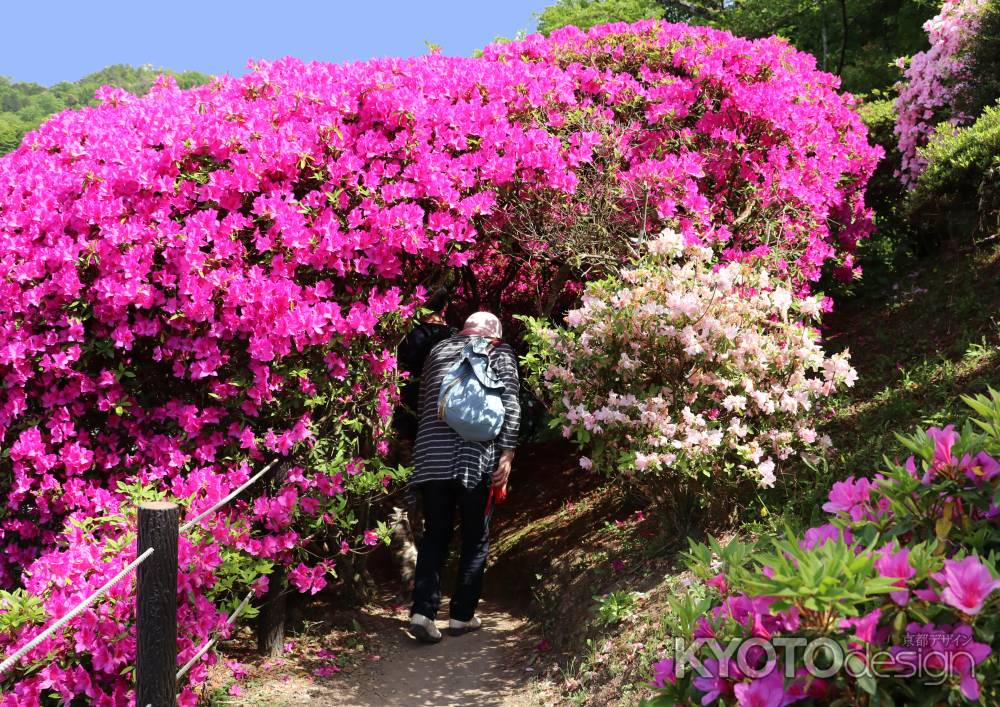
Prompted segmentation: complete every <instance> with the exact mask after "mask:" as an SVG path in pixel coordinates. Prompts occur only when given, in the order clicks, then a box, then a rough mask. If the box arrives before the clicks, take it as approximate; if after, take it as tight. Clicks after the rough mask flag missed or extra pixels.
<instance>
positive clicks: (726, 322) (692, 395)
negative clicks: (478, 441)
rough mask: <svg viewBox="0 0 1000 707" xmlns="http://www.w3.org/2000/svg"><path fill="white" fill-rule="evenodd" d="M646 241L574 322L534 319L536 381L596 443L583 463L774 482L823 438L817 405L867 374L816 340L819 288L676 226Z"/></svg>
mask: <svg viewBox="0 0 1000 707" xmlns="http://www.w3.org/2000/svg"><path fill="white" fill-rule="evenodd" d="M640 248H641V249H642V250H643V251H644V252H643V253H642V254H641V255H640V257H639V258H638V259H637V261H636V262H634V263H632V264H630V265H629V266H628V267H626V268H624V269H623V270H622V271H621V272H620V273H619V274H617V275H613V276H610V277H608V278H605V279H603V280H600V281H597V282H592V283H589V284H588V285H587V286H586V289H585V291H584V294H583V300H582V305H581V306H580V307H579V308H577V309H573V310H570V312H569V313H568V314H567V315H566V326H565V327H559V328H554V327H550V326H548V325H547V324H546V323H545V322H544V321H542V320H528V322H529V334H528V340H529V345H530V350H529V353H528V355H527V356H526V357H525V359H524V361H525V363H526V365H527V368H528V375H527V380H528V381H529V383H530V384H531V385H533V386H534V387H536V389H539V390H542V391H544V394H545V396H546V397H547V398H548V399H549V400H550V401H551V407H550V412H551V413H552V415H553V418H554V419H553V424H554V425H558V426H561V427H562V433H563V435H564V436H565V437H567V438H573V439H575V440H576V441H577V442H579V443H580V444H584V445H587V446H588V447H589V449H590V450H591V451H590V456H589V457H583V458H582V459H581V461H580V463H581V465H582V466H584V467H585V468H589V467H590V466H591V465H595V466H597V467H599V468H604V469H605V470H607V471H609V472H613V473H624V474H629V475H635V476H639V477H641V476H642V475H646V474H657V473H659V474H664V475H668V474H669V475H673V476H678V475H679V476H680V477H682V478H683V477H685V476H686V477H698V476H700V475H706V476H709V477H711V479H712V483H713V484H720V485H721V484H723V483H724V480H725V478H726V477H727V476H731V475H737V476H744V475H746V476H750V477H751V478H753V479H754V480H755V481H756V482H757V483H758V484H759V485H761V486H771V485H773V484H774V482H775V480H776V472H777V471H778V469H779V464H780V463H781V462H782V461H784V460H786V459H788V458H789V457H790V456H791V455H792V454H794V453H796V452H797V451H799V450H802V449H807V448H809V447H811V446H812V445H813V444H814V443H816V442H817V434H816V431H815V429H814V428H813V427H812V417H813V416H814V415H815V413H816V411H817V408H818V406H820V404H821V403H822V402H823V401H824V399H825V398H826V397H827V396H829V395H831V394H832V393H833V392H834V391H836V390H838V389H841V388H842V387H844V386H849V385H852V384H853V382H854V380H855V378H856V374H855V372H854V370H853V369H852V368H851V366H850V364H849V363H848V356H847V354H846V353H842V354H836V355H833V356H826V355H825V354H824V352H823V349H822V348H821V347H820V345H819V343H818V334H817V332H816V330H815V329H814V328H813V324H814V323H815V320H816V317H817V316H818V315H819V313H820V308H821V298H820V297H819V296H816V295H813V296H809V297H806V298H803V299H797V298H795V297H794V296H793V295H792V292H791V291H790V290H789V289H788V288H787V286H786V285H785V284H783V283H781V282H780V281H776V280H773V279H772V278H771V276H769V275H768V273H767V272H766V271H762V270H757V269H754V268H751V267H749V266H747V265H745V264H740V263H728V264H725V265H719V264H717V263H716V262H715V260H714V259H713V257H712V253H711V251H710V250H708V249H707V248H705V247H703V246H701V245H698V244H688V245H685V242H684V237H683V236H682V235H680V234H678V233H676V232H673V231H670V230H666V231H664V232H663V233H661V234H660V235H659V236H658V237H657V238H656V239H654V240H652V241H649V242H648V243H647V244H642V245H641V246H640Z"/></svg>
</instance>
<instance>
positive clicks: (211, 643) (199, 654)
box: [177, 589, 254, 680]
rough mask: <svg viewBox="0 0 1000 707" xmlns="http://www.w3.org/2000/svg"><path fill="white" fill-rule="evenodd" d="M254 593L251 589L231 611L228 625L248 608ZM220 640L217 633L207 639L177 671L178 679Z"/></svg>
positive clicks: (227, 620) (227, 621)
mask: <svg viewBox="0 0 1000 707" xmlns="http://www.w3.org/2000/svg"><path fill="white" fill-rule="evenodd" d="M253 594H254V592H253V590H252V589H251V590H250V592H248V593H247V595H246V596H245V597H244V598H243V601H241V602H240V604H239V606H237V607H236V608H235V609H233V613H231V614H230V615H229V618H227V619H226V626H232V625H233V624H234V623H235V622H236V619H238V618H239V616H240V614H242V613H243V610H244V609H245V608H247V604H249V603H250V600H251V599H252V598H253ZM218 640H219V636H218V634H216V635H214V636H212V637H211V638H210V639H208V640H207V641H205V642H204V643H203V644H202V645H201V648H199V649H198V650H197V651H196V652H195V654H194V655H193V656H191V659H190V660H189V661H188V662H186V663H185V664H184V667H183V668H181V669H180V670H178V671H177V679H178V680H180V679H181V678H182V677H184V675H185V674H186V673H187V671H188V670H190V669H191V666H193V665H194V664H195V663H197V662H198V660H199V659H200V658H201V657H202V656H203V655H205V654H206V653H208V651H209V650H210V649H211V648H212V646H214V645H215V644H216V643H217V642H218Z"/></svg>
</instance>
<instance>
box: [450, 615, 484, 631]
mask: <svg viewBox="0 0 1000 707" xmlns="http://www.w3.org/2000/svg"><path fill="white" fill-rule="evenodd" d="M482 627H483V622H482V621H481V620H480V618H479V617H478V616H473V617H472V618H471V619H469V620H468V621H459V620H458V619H448V633H450V634H451V635H452V636H461V635H462V634H463V633H468V632H469V631H475V630H476V629H479V628H482Z"/></svg>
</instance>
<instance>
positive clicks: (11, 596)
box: [0, 588, 45, 635]
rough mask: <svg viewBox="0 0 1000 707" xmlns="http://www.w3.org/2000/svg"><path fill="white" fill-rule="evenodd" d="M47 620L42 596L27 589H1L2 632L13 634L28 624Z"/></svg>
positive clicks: (0, 615) (0, 616)
mask: <svg viewBox="0 0 1000 707" xmlns="http://www.w3.org/2000/svg"><path fill="white" fill-rule="evenodd" d="M43 621H45V609H44V608H43V606H42V598H41V597H39V596H36V595H34V594H31V593H29V592H28V591H27V590H25V589H21V588H18V589H15V590H14V591H12V592H8V591H3V590H0V633H5V634H9V635H12V634H14V633H16V632H17V631H18V630H19V629H20V628H21V627H22V626H25V625H26V624H40V623H42V622H43Z"/></svg>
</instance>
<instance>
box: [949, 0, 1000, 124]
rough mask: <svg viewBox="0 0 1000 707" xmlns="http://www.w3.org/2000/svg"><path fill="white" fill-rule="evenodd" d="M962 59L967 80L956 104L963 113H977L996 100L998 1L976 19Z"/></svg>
mask: <svg viewBox="0 0 1000 707" xmlns="http://www.w3.org/2000/svg"><path fill="white" fill-rule="evenodd" d="M963 60H964V61H965V65H966V67H967V69H968V77H969V79H968V81H967V82H966V83H965V86H964V87H963V90H962V91H961V93H960V94H959V96H958V101H957V106H958V108H959V109H960V110H961V111H962V112H963V113H965V114H967V115H970V116H978V115H979V114H980V113H982V112H983V111H984V110H985V109H986V107H987V106H991V105H993V104H994V103H995V102H996V101H997V99H1000V2H998V1H997V0H993V2H991V3H990V4H989V5H988V6H987V7H986V9H985V10H983V13H982V14H981V15H980V19H979V31H978V32H977V33H976V35H975V36H974V37H973V38H972V39H971V40H970V42H969V43H968V45H967V46H966V47H965V51H964V56H963Z"/></svg>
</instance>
